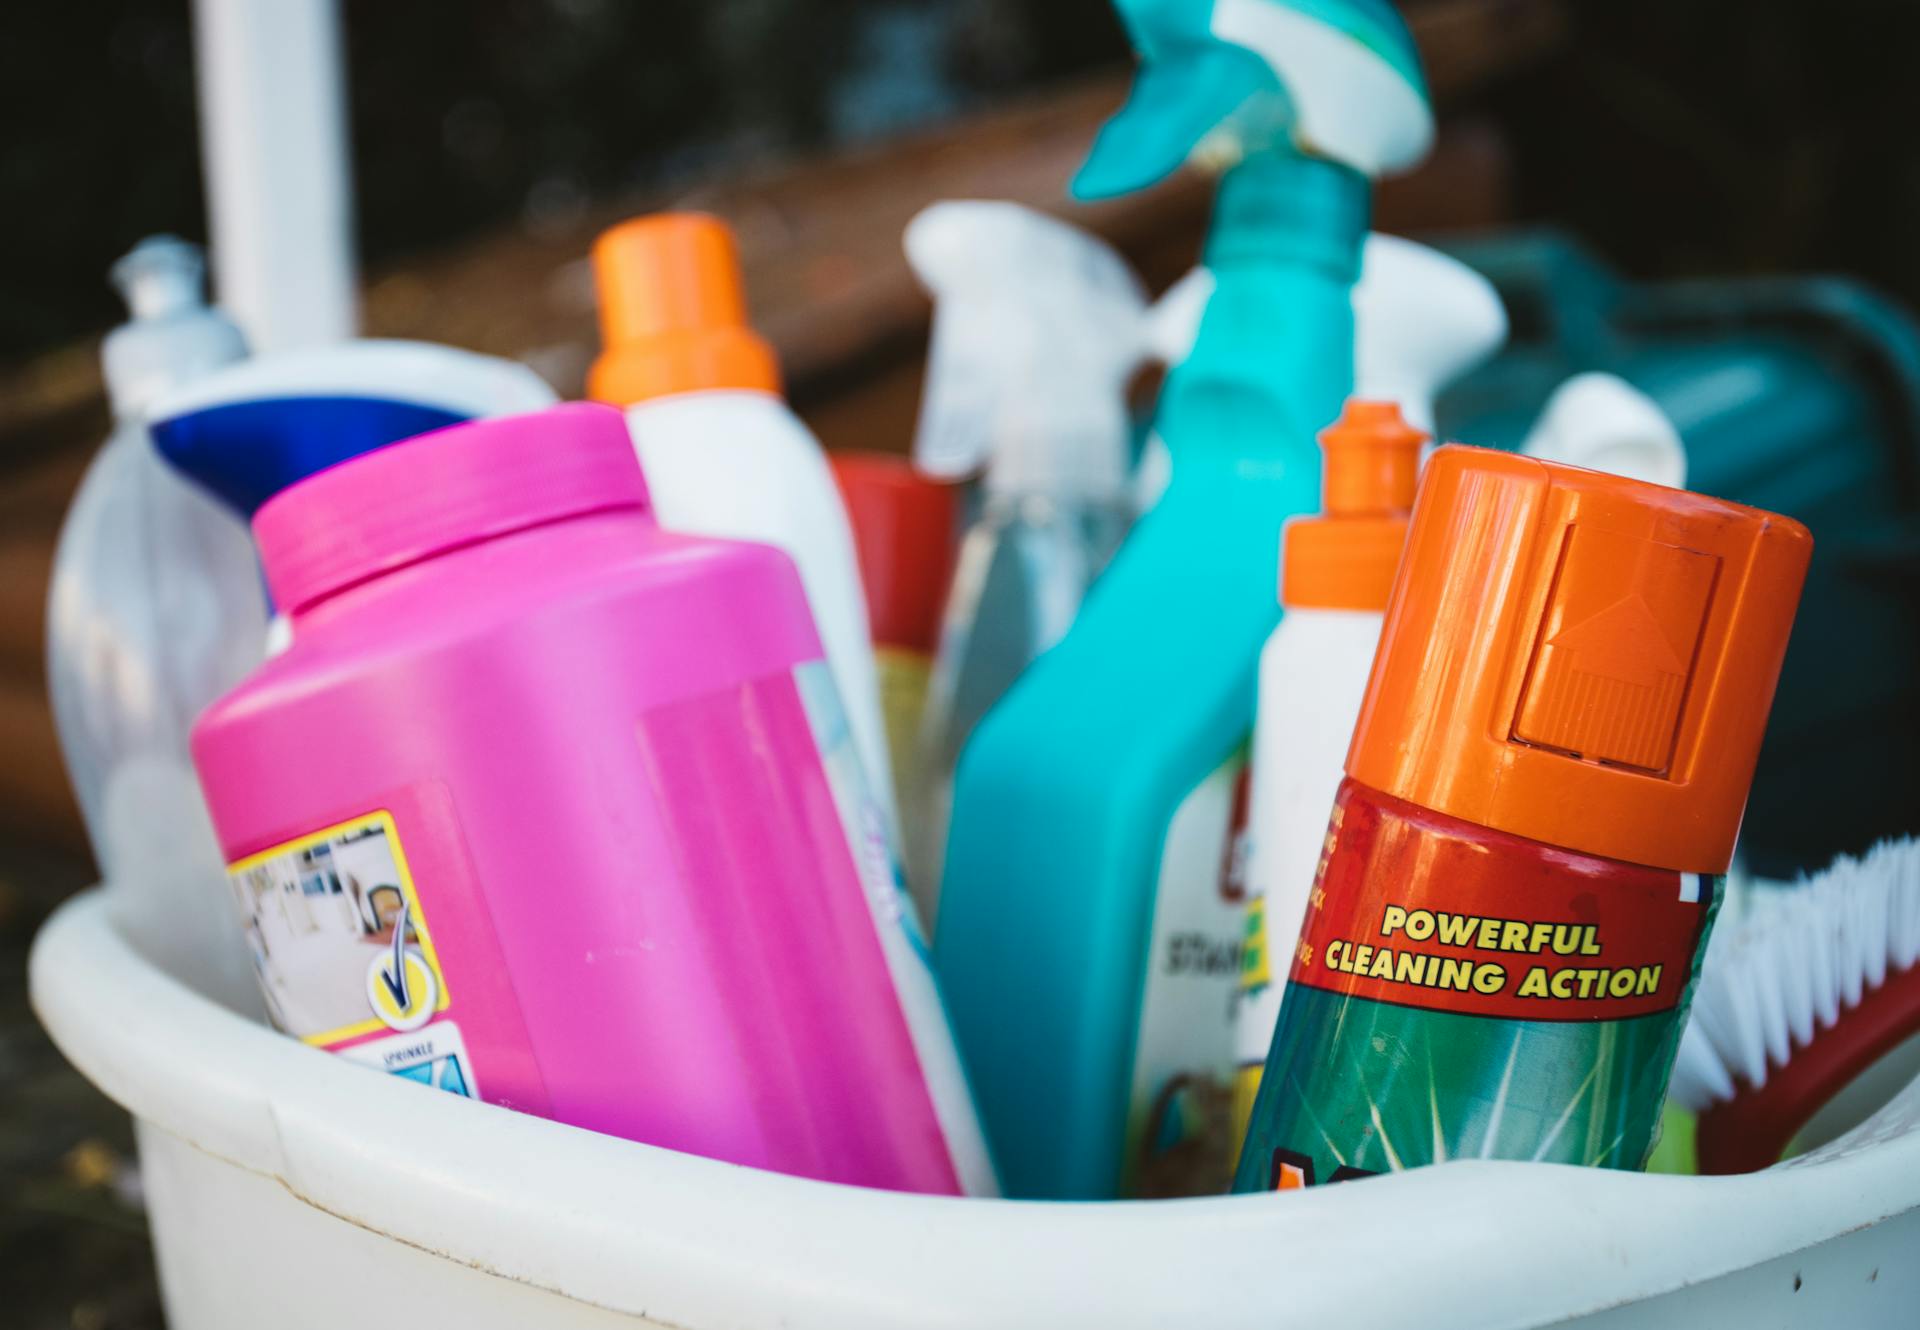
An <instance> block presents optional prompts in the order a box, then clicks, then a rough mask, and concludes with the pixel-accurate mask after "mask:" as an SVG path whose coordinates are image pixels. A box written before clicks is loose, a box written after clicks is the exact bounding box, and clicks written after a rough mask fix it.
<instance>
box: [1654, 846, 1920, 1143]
mask: <svg viewBox="0 0 1920 1330" xmlns="http://www.w3.org/2000/svg"><path fill="white" fill-rule="evenodd" d="M1728 905H1729V907H1730V908H1729V913H1730V915H1731V916H1732V917H1729V918H1727V919H1724V920H1722V921H1721V924H1720V927H1719V928H1718V929H1716V930H1715V935H1714V938H1713V941H1712V942H1711V944H1710V945H1709V949H1708V951H1707V958H1706V965H1705V967H1704V970H1703V972H1702V974H1701V978H1700V985H1699V989H1698V991H1697V992H1696V993H1695V995H1694V999H1693V1017H1692V1020H1691V1022H1690V1023H1689V1024H1688V1026H1687V1031H1686V1034H1685V1036H1684V1037H1683V1038H1682V1039H1681V1042H1680V1052H1679V1057H1678V1060H1677V1061H1676V1063H1675V1065H1674V1070H1673V1080H1672V1083H1671V1085H1670V1087H1669V1089H1668V1099H1669V1102H1670V1103H1671V1104H1673V1105H1677V1106H1679V1107H1681V1108H1684V1109H1687V1110H1690V1111H1692V1112H1694V1113H1697V1114H1699V1127H1698V1136H1697V1138H1696V1148H1697V1155H1698V1163H1699V1171H1700V1172H1702V1173H1745V1172H1751V1171H1753V1170H1755V1169H1760V1168H1765V1167H1767V1166H1768V1165H1769V1164H1773V1163H1775V1162H1777V1161H1778V1160H1779V1159H1780V1157H1781V1155H1782V1153H1784V1152H1785V1150H1786V1149H1787V1147H1788V1145H1789V1144H1790V1143H1791V1142H1792V1140H1793V1138H1794V1136H1795V1134H1796V1133H1798V1132H1799V1131H1800V1130H1801V1129H1802V1128H1803V1127H1805V1126H1806V1124H1807V1122H1808V1120H1809V1119H1811V1118H1812V1116H1813V1115H1814V1113H1815V1112H1816V1111H1817V1110H1818V1109H1819V1108H1820V1107H1821V1106H1822V1105H1823V1104H1825V1103H1826V1102H1827V1101H1828V1100H1829V1099H1831V1098H1832V1097H1833V1096H1834V1095H1835V1094H1837V1093H1838V1092H1839V1091H1841V1090H1842V1089H1844V1088H1845V1087H1846V1086H1847V1085H1848V1084H1849V1083H1850V1082H1851V1081H1852V1080H1853V1079H1854V1078H1855V1077H1856V1076H1858V1075H1859V1074H1860V1073H1861V1072H1862V1071H1864V1070H1866V1069H1867V1068H1868V1067H1869V1066H1871V1065H1872V1064H1873V1063H1874V1062H1876V1061H1877V1060H1878V1059H1880V1058H1881V1057H1882V1056H1884V1055H1885V1054H1886V1053H1888V1052H1890V1051H1892V1050H1893V1049H1894V1048H1895V1047H1897V1046H1898V1045H1899V1044H1901V1043H1902V1042H1904V1041H1905V1040H1906V1039H1908V1038H1909V1037H1911V1036H1913V1035H1914V1034H1916V1033H1920V966H1916V964H1915V961H1916V959H1920V841H1916V840H1914V839H1912V838H1907V839H1904V840H1899V841H1887V842H1883V843H1882V844H1880V845H1878V846H1876V847H1874V848H1873V849H1872V850H1870V851H1869V852H1868V853H1867V854H1866V855H1864V856H1862V857H1861V858H1858V859H1855V858H1851V857H1847V856H1842V857H1841V858H1840V859H1838V860H1836V861H1835V862H1834V863H1833V865H1832V866H1831V867H1829V868H1828V869H1827V870H1826V871H1825V872H1823V873H1820V874H1818V875H1816V876H1814V877H1812V878H1810V879H1808V880H1806V881H1803V882H1801V883H1799V884H1797V885H1793V886H1756V887H1754V888H1752V889H1751V890H1749V891H1746V892H1743V893H1740V894H1737V895H1735V896H1732V897H1731V898H1730V899H1729V900H1728Z"/></svg>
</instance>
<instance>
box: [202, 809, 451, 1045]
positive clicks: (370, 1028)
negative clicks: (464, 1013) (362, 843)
mask: <svg viewBox="0 0 1920 1330" xmlns="http://www.w3.org/2000/svg"><path fill="white" fill-rule="evenodd" d="M373 827H378V828H379V829H380V830H381V831H382V832H384V833H385V834H386V837H387V844H388V845H389V846H390V847H392V849H393V866H394V869H395V871H396V872H398V873H399V875H400V884H399V885H400V896H401V900H402V901H403V902H404V903H405V905H406V907H407V919H408V921H409V922H410V923H411V924H412V925H413V933H414V936H415V937H416V938H418V939H419V940H420V954H421V956H422V957H423V958H424V959H425V960H426V962H427V968H428V969H429V970H431V971H433V978H434V982H435V983H436V984H437V985H438V987H439V999H438V1000H437V1001H436V1002H435V1003H434V1006H433V1010H434V1012H435V1014H436V1015H437V1014H438V1013H440V1012H443V1011H445V1010H446V1009H447V1008H448V1007H449V1006H451V1005H452V1003H453V996H452V994H450V993H449V992H448V991H447V976H446V975H445V974H444V973H442V972H441V969H440V956H439V953H438V952H436V951H435V950H434V948H433V934H432V933H431V932H429V931H428V929H427V912H426V909H425V907H424V906H422V905H421V904H420V897H419V894H418V893H417V892H415V891H414V889H413V870H412V869H411V868H410V867H408V865H407V852H406V849H405V847H403V846H402V845H401V844H400V832H399V829H398V828H397V827H395V826H394V823H393V814H392V813H390V812H388V811H387V810H386V809H384V808H380V809H375V810H374V811H373V812H371V813H362V814H361V815H360V816H358V817H351V818H348V819H347V820H346V821H344V822H335V823H334V824H333V825H332V826H329V827H322V828H320V830H318V831H310V832H308V833H307V834H306V835H304V836H299V837H296V838H295V839H293V840H290V841H282V842H281V843H280V844H278V845H272V846H269V847H268V848H266V849H264V850H261V851H259V852H258V853H255V854H250V855H248V856H247V857H246V858H244V859H236V860H234V861H233V862H232V863H230V864H228V865H227V875H228V876H229V877H238V876H239V875H240V874H242V873H245V872H247V871H248V870H249V869H252V868H258V867H259V866H260V865H261V864H263V863H266V862H267V861H268V860H270V859H278V858H280V857H281V856H282V855H288V854H298V853H300V851H302V850H307V849H311V848H312V847H314V846H316V845H323V844H326V843H327V842H329V841H335V840H341V839H344V838H345V837H347V836H349V835H352V834H353V833H354V832H357V831H365V830H368V829H371V828H373ZM388 1028H389V1027H388V1025H387V1023H386V1022H385V1021H382V1020H379V1019H377V1018H376V1019H373V1020H366V1021H359V1022H357V1023H355V1024H353V1025H343V1026H341V1027H340V1028H339V1029H337V1030H327V1031H323V1032H322V1033H320V1034H305V1035H301V1036H299V1038H300V1042H301V1043H303V1044H313V1045H316V1046H323V1045H327V1044H337V1043H339V1042H340V1041H341V1040H342V1039H352V1038H355V1037H357V1036H359V1035H363V1034H372V1033H374V1032H375V1031H379V1030H386V1029H388Z"/></svg>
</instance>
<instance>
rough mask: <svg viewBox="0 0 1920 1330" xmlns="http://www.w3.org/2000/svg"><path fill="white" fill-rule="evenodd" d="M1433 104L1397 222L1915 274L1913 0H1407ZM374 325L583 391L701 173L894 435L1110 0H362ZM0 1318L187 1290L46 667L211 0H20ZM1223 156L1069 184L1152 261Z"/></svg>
mask: <svg viewBox="0 0 1920 1330" xmlns="http://www.w3.org/2000/svg"><path fill="white" fill-rule="evenodd" d="M1403 8H1404V9H1405V11H1406V13H1407V14H1408V16H1409V19H1410V20H1411V21H1412V23H1413V25H1414V28H1415V31H1416V34H1417V36H1418V38H1419V40H1420V42H1421V45H1422V49H1423V54H1424V57H1425V59H1426V61H1427V64H1428V69H1429V72H1430V75H1431V77H1432V81H1433V84H1434V90H1435V96H1436V101H1437V103H1438V106H1439V108H1440V111H1441V126H1442V129H1441V136H1440V141H1439V143H1438V145H1437V148H1436V151H1435V153H1434V156H1433V159H1432V161H1431V162H1430V163H1429V164H1428V165H1427V166H1425V167H1423V168H1422V169H1421V170H1420V171H1419V172H1417V173H1416V174H1415V175H1414V176H1412V177H1410V178H1408V179H1406V180H1403V181H1399V182H1396V183H1394V184H1392V185H1390V186H1389V187H1387V188H1386V189H1385V190H1383V191H1382V193H1381V196H1380V207H1379V212H1380V225H1381V226H1382V228H1383V229H1392V230H1402V231H1411V232H1414V233H1418V234H1444V233H1447V232H1458V231H1461V230H1463V229H1484V228H1492V227H1508V226H1517V225H1523V224H1532V223H1551V224H1554V225H1556V226H1558V227H1561V228H1564V229H1565V230H1566V231H1568V232H1570V233H1571V234H1572V235H1574V236H1576V237H1578V238H1580V239H1582V240H1583V241H1584V242H1585V243H1586V244H1587V245H1588V246H1590V248H1591V249H1592V250H1593V251H1594V252H1595V253H1596V254H1597V255H1599V256H1600V257H1601V258H1602V259H1604V260H1605V261H1606V262H1608V263H1610V264H1612V265H1614V266H1615V267H1617V268H1618V269H1620V270H1621V271H1622V272H1624V273H1626V274H1628V275H1630V276H1633V277H1637V278H1665V277H1674V276H1723V275H1732V274H1750V273H1793V272H1808V271H1819V272H1834V273H1843V274H1849V275H1852V276H1855V277H1858V278H1860V279H1862V280H1864V281H1866V282H1868V283H1871V284H1872V285H1874V286H1877V287H1879V288H1880V289H1882V290H1883V291H1885V292H1887V293H1890V294H1891V295H1893V296H1895V297H1897V298H1899V299H1900V300H1903V301H1906V302H1908V303H1913V302H1916V301H1920V259H1917V258H1916V256H1915V252H1914V251H1915V246H1914V244H1913V242H1912V241H1911V239H1910V235H1911V233H1912V232H1913V230H1914V228H1915V223H1916V222H1917V221H1920V154H1916V153H1914V152H1913V151H1912V150H1911V149H1910V148H1909V143H1908V140H1909V135H1910V134H1911V133H1912V127H1913V126H1914V125H1915V124H1920V80H1916V79H1915V78H1914V77H1913V73H1912V70H1913V65H1914V61H1915V57H1916V53H1920V5H1915V4H1913V3H1911V0H1824V2H1823V3H1814V2H1813V0H1684V2H1683V3H1676V0H1407V2H1406V3H1405V4H1404V5H1403ZM344 11H345V21H346V34H347V37H346V65H347V71H348V77H349V81H350V103H351V117H352V147H353V170H354V180H355V189H356V195H357V218H358V234H359V244H360V257H361V262H362V265H363V269H364V272H365V274H366V279H367V281H366V323H367V326H368V328H369V329H370V330H371V331H375V332H380V333H385V334H389V335H405V336H423V337H431V338H434V339H437V340H443V341H448V342H454V343H458V344H462V345H468V346H473V347H476V348H478V349H483V350H489V351H496V352H501V353H504V354H515V355H522V356H525V357H526V358H528V359H529V360H530V362H531V363H534V364H535V365H536V367H538V368H540V369H541V370H542V372H544V373H546V374H548V376H549V377H550V378H552V379H553V380H554V381H555V382H556V384H557V385H558V386H560V387H561V388H562V389H563V390H566V389H577V386H578V381H579V376H580V374H581V373H582V372H583V370H584V367H585V363H586V359H587V357H588V355H590V354H591V350H592V342H593V328H592V308H591V298H590V292H588V290H587V287H586V281H585V276H584V268H583V265H582V264H581V263H580V259H581V257H582V256H583V255H584V253H585V249H586V245H587V244H588V243H589V242H590V240H591V238H592V235H593V234H594V232H595V231H596V230H597V229H598V227H600V226H602V225H604V224H606V223H607V222H609V221H611V220H616V219H618V218H619V217H620V216H622V215H625V214H627V213H629V212H632V211H637V210H640V209H641V208H644V207H650V206H659V205H660V204H662V203H667V202H673V203H695V204H699V205H701V206H708V207H713V208H714V209H716V210H717V211H721V212H723V213H725V214H726V215H727V216H728V217H729V218H730V219H731V220H733V221H734V223H735V225H736V227H737V228H738V229H739V230H740V233H741V237H742V247H743V252H744V255H745V260H746V264H747V268H748V277H749V285H750V289H751V290H752V291H753V293H754V297H753V298H754V304H755V308H756V313H757V315H758V317H759V318H760V320H761V322H762V324H763V326H764V327H765V328H766V329H767V331H768V332H769V334H770V335H771V336H772V337H773V338H774V340H775V342H776V343H777V344H778V345H779V347H780V349H781V351H782V354H783V357H784V359H785V361H786V365H787V369H788V372H789V376H790V378H791V380H792V387H793V392H794V396H795V400H796V403H797V404H798V405H799V406H800V407H801V408H802V410H803V411H804V412H805V413H806V414H807V416H808V418H809V420H810V422H811V423H812V424H813V425H814V426H815V428H816V429H817V430H818V431H819V432H820V434H821V435H822V437H823V438H825V439H826V440H827V442H828V443H829V444H830V445H842V444H846V443H849V442H852V443H859V444H863V445H865V446H878V447H886V448H895V449H897V448H901V447H904V446H905V444H906V442H907V434H908V431H909V430H910V428H911V421H912V413H913V407H914V402H915V400H916V396H917V392H918V367H919V360H920V354H921V350H922V348H923V345H924V336H925V316H926V309H925V305H924V302H923V301H922V300H921V298H920V297H919V295H918V293H917V292H916V291H915V290H914V288H913V286H912V283H911V281H910V279H909V278H908V277H907V275H906V273H905V270H904V266H903V265H902V263H901V261H900V258H899V252H898V236H899V228H900V225H901V224H902V223H903V222H904V221H905V219H906V218H907V217H908V216H910V215H911V214H912V212H913V211H915V210H916V209H917V208H918V207H919V206H921V205H922V204H924V203H925V202H928V201H930V200H931V199H932V198H935V197H940V196H942V195H956V194H971V195H999V196H1005V197H1014V198H1019V199H1021V200H1023V201H1027V202H1033V203H1037V204H1046V205H1050V206H1057V205H1060V204H1062V203H1063V202H1064V188H1065V183H1066V178H1067V175H1068V174H1069V173H1070V171H1071V169H1072V167H1073V165H1074V164H1075V163H1076V161H1077V159H1078V157H1079V155H1080V153H1081V152H1082V151H1083V150H1084V147H1085V144H1086V142H1087V140H1088V138H1089V137H1090V135H1091V133H1092V132H1093V129H1094V127H1095V126H1097V124H1098V123H1099V122H1100V120H1101V118H1102V117H1103V116H1104V115H1105V114H1106V113H1107V112H1108V111H1109V110H1111V108H1112V107H1113V106H1114V105H1115V104H1117V101H1118V99H1119V97H1120V96H1121V95H1122V92H1123V90H1124V87H1125V71H1126V68H1127V60H1128V55H1127V47H1126V43H1125V40H1124V38H1123V35H1122V33H1121V31H1120V28H1119V25H1118V23H1117V21H1116V20H1115V18H1114V15H1113V13H1112V11H1111V9H1110V7H1109V5H1108V4H1107V2H1106V0H645V2H644V3H643V2H642V0H470V2H469V3H452V0H438V2H430V0H413V2H411V3H386V2H381V0H347V2H346V3H345V5H344ZM0 106H4V113H3V114H0V124H4V129H0V200H4V203H5V220H4V223H0V226H3V228H4V231H3V233H4V235H5V237H6V241H7V243H6V246H5V258H4V260H0V759H4V760H0V1306H4V1308H5V1310H4V1311H0V1321H4V1322H5V1323H6V1324H7V1325H9V1326H12V1325H18V1326H21V1327H23V1328H24V1330H52V1328H53V1327H63V1328H64V1327H70V1328H71V1330H108V1328H109V1327H113V1328H127V1327H153V1326H157V1325H158V1324H159V1312H158V1303H157V1297H156V1294H155V1292H154V1289H153V1285H152V1271H151V1260H150V1257H149V1255H148V1251H147V1245H146V1237H145V1230H144V1222H143V1220H142V1217H141V1213H140V1209H139V1205H138V1179H137V1173H135V1172H134V1171H133V1169H132V1167H131V1164H130V1159H131V1150H130V1134H129V1132H128V1129H127V1124H126V1120H125V1117H124V1115H122V1114H120V1113H119V1112H118V1110H116V1109H114V1108H113V1107H112V1106H111V1105H110V1104H108V1103H107V1102H106V1101H105V1100H103V1099H101V1098H100V1097H99V1096H98V1095H97V1094H95V1093H94V1092H93V1091H91V1089H89V1088H88V1087H87V1086H86V1085H85V1084H84V1082H82V1081H80V1080H79V1079H78V1077H77V1076H76V1075H75V1074H73V1073H72V1072H70V1071H69V1070H67V1068H66V1067H65V1064H64V1063H63V1062H61V1060H60V1059H59V1056H58V1054H57V1053H56V1052H54V1051H53V1049H52V1047H51V1045H49V1044H48V1043H47V1041H46V1039H45V1037H44V1035H42V1034H41V1033H40V1032H39V1030H38V1027H37V1025H35V1023H34V1022H33V1020H32V1018H31V1015H30V1013H29V1012H28V1011H27V1008H26V1003H25V997H24V988H25V982H24V968H25V952H26V946H27V942H28V940H29V939H30V937H31V935H32V932H33V929H34V928H35V927H36V926H37V924H38V922H39V921H40V920H41V919H42V918H43V917H44V915H45V913H46V911H47V910H48V909H49V908H51V907H52V906H53V905H54V904H55V903H57V901H58V900H59V899H61V898H62V897H63V896H65V895H66V894H68V893H70V892H71V891H73V890H75V889H77V888H79V887H80V886H82V885H84V884H85V883H86V882H87V881H89V874H90V872H91V867H90V864H89V862H88V859H87V855H86V851H85V848H84V842H83V840H82V837H81V833H80V829H79V824H78V821H77V818H76V817H75V815H74V813H73V810H72V806H71V803H70V800H69V799H68V797H67V795H66V792H65V785H64V778H63V776H62V775H61V773H60V771H59V767H58V759H57V755H56V751H55V749H54V746H53V738H52V731H51V725H50V722H49V721H48V719H47V717H46V713H45V704H44V681H43V679H42V678H41V673H40V670H41V666H40V656H41V652H42V650H43V648H42V645H41V626H40V615H41V610H42V604H43V601H44V595H45V579H46V572H47V567H48V563H49V560H50V558H51V549H52V541H53V536H54V533H55V532H56V531H57V529H58V522H59V517H60V514H61V512H62V510H63V508H64V505H65V502H66V498H67V496H68V495H69V494H70V493H71V491H72V488H73V486H74V484H75V483H76V482H77V480H78V478H79V475H80V473H81V470H82V468H83V467H84V465H85V462H86V459H87V457H88V456H89V455H90V452H91V450H92V449H93V448H94V447H96V446H97V445H98V443H99V442H100V441H101V440H102V439H103V438H104V437H105V435H106V430H107V418H106V412H105V408H104V405H103V402H102V400H101V397H100V389H99V382H98V374H97V361H96V356H97V338H98V335H99V334H100V333H101V332H103V331H104V330H105V329H106V328H107V327H109V326H110V325H111V324H113V323H114V322H116V321H117V320H118V319H119V318H120V317H121V316H122V311H121V310H120V309H119V308H118V305H117V302H116V300H115V299H114V297H113V296H112V294H111V293H110V291H109V289H108V287H107V285H106V281H105V272H106V269H107V267H108V265H109V264H110V263H111V262H112V261H113V260H114V259H115V258H116V257H118V256H119V255H120V254H122V253H124V252H125V251H126V250H127V249H128V248H129V247H130V246H131V245H132V244H133V243H134V242H135V241H136V240H138V239H140V238H141V237H142V236H145V235H149V234H152V233H154V232H160V231H172V232H176V233H178V234H181V235H184V236H188V237H191V238H196V239H202V238H204V237H205V234H206V224H205V209H204V206H203V200H202V192H201V188H202V183H201V178H200V167H199V152H198V145H199V139H198V129H197V123H196V110H195V100H194V61H193V44H192V35H191V28H190V12H189V5H188V4H187V3H186V0H91V2H90V3H87V4H68V5H44V4H43V5H13V6H9V7H8V8H7V10H6V12H5V14H4V16H0ZM1205 205H1206V194H1205V189H1204V186H1202V185H1201V184H1200V183H1199V182H1196V181H1192V180H1186V181H1176V182H1175V183H1174V184H1172V185H1170V186H1169V187H1167V188H1166V189H1163V190H1160V191H1157V192H1156V193H1155V194H1154V195H1153V196H1151V197H1149V198H1144V199H1137V200H1129V201H1124V202H1123V203H1120V204H1117V205H1112V206H1108V207H1104V208H1102V209H1093V210H1087V211H1085V212H1083V213H1080V214H1076V215H1077V216H1079V217H1081V219H1082V220H1085V221H1086V222H1087V223H1088V224H1089V225H1093V226H1095V228H1096V229H1098V230H1100V231H1101V232H1102V234H1104V235H1106V236H1107V237H1108V238H1109V239H1111V240H1113V241H1114V243H1116V244H1117V245H1119V246H1120V247H1121V248H1122V249H1123V251H1124V252H1125V253H1126V254H1127V256H1128V257H1129V258H1130V259H1131V260H1132V261H1133V262H1134V263H1135V264H1136V266H1138V267H1139V268H1140V269H1141V271H1142V273H1143V275H1145V276H1146V277H1147V278H1148V280H1149V282H1150V284H1152V285H1154V286H1156V287H1158V286H1161V285H1164V284H1165V283H1166V282H1167V281H1169V280H1170V279H1171V278H1172V277H1174V276H1175V275H1177V274H1178V273H1179V272H1180V271H1182V270H1183V269H1184V268H1185V267H1186V266H1188V265H1189V264H1191V263H1192V262H1193V260H1194V257H1195V251H1196V246H1197V243H1198V237H1199V235H1200V230H1201V227H1202V225H1203V223H1204V219H1205Z"/></svg>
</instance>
